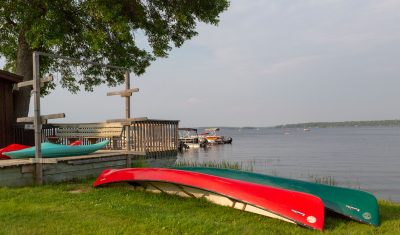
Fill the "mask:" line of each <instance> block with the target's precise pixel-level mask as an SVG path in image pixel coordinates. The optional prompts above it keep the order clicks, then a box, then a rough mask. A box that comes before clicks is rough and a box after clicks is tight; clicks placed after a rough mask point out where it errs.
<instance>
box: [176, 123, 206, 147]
mask: <svg viewBox="0 0 400 235" xmlns="http://www.w3.org/2000/svg"><path fill="white" fill-rule="evenodd" d="M178 131H179V142H180V143H182V144H183V146H184V148H188V149H193V148H200V147H205V145H206V141H205V140H204V139H201V138H200V137H199V135H198V133H197V129H195V128H179V129H178Z"/></svg>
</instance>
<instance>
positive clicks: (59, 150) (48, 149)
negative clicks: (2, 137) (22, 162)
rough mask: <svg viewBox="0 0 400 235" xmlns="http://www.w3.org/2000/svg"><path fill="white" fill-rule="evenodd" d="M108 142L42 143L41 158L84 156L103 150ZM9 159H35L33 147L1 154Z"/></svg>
mask: <svg viewBox="0 0 400 235" xmlns="http://www.w3.org/2000/svg"><path fill="white" fill-rule="evenodd" d="M108 142H109V141H108V140H104V141H102V142H99V143H97V144H91V145H75V146H69V145H62V144H52V143H42V145H41V146H42V157H44V158H53V157H68V156H77V155H86V154H89V153H93V152H95V151H97V150H99V149H102V148H104V147H105V146H106V145H107V144H108ZM3 154H4V155H6V156H9V157H11V158H14V159H15V158H29V157H35V147H31V148H26V149H22V150H18V151H13V152H6V153H3Z"/></svg>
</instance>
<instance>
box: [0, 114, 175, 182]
mask: <svg viewBox="0 0 400 235" xmlns="http://www.w3.org/2000/svg"><path fill="white" fill-rule="evenodd" d="M178 123H179V121H171V120H154V119H147V118H132V119H124V120H122V121H119V120H114V121H113V122H103V123H59V124H45V125H43V128H42V132H41V133H42V135H41V138H42V139H43V140H44V141H49V142H53V143H59V144H70V143H71V142H73V141H75V140H80V141H81V142H82V144H84V145H86V144H93V143H95V142H98V141H101V140H105V139H107V140H109V141H110V144H109V145H108V146H107V147H106V149H105V150H101V151H97V152H96V153H93V154H89V155H84V156H74V157H62V158H39V159H37V160H35V158H31V159H11V160H1V161H0V186H24V185H31V184H34V183H37V182H40V183H43V184H46V183H54V182H62V181H68V180H74V179H84V178H93V177H96V176H97V175H98V174H99V173H100V172H101V171H102V170H104V169H107V168H123V167H132V166H135V165H144V166H149V167H162V166H168V165H172V164H173V163H174V162H175V161H176V156H177V147H178ZM14 137H15V141H14V143H24V144H25V145H34V138H33V130H31V128H30V126H29V125H18V126H15V127H14ZM29 141H31V142H29ZM38 166H39V167H38ZM38 177H40V178H39V180H38Z"/></svg>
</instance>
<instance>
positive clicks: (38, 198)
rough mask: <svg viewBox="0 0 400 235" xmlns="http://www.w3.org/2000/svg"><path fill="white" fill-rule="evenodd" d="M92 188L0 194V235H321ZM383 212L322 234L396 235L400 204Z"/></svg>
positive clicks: (230, 212)
mask: <svg viewBox="0 0 400 235" xmlns="http://www.w3.org/2000/svg"><path fill="white" fill-rule="evenodd" d="M92 182H93V180H89V181H82V182H69V183H61V184H53V185H44V186H30V187H18V188H7V187H3V188H0V217H1V218H2V219H1V220H0V234H60V233H62V234H93V233H97V234H260V233H263V234H316V233H318V232H316V231H313V230H310V229H307V228H304V227H300V226H297V225H294V224H290V223H286V222H283V221H280V220H277V219H271V218H268V217H264V216H260V215H256V214H253V213H247V212H242V211H239V210H236V209H232V208H229V207H223V206H218V205H214V204H212V203H209V202H207V201H205V200H202V199H191V198H182V197H178V196H172V195H167V194H155V193H149V192H142V191H135V190H132V187H131V186H129V185H127V184H117V185H110V186H108V187H104V188H99V189H95V188H93V187H92ZM379 206H380V211H381V221H382V223H381V225H380V226H379V227H373V226H370V225H366V224H361V223H358V222H356V221H352V220H349V219H346V218H343V217H340V216H338V215H335V214H331V213H328V214H327V215H326V217H325V231H324V234H393V232H395V231H397V230H398V228H399V226H400V204H398V203H394V202H389V201H382V200H380V201H379Z"/></svg>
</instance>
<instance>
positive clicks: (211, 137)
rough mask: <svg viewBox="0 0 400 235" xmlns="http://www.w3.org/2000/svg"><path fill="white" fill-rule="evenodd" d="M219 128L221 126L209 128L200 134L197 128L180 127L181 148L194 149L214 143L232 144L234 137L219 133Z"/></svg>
mask: <svg viewBox="0 0 400 235" xmlns="http://www.w3.org/2000/svg"><path fill="white" fill-rule="evenodd" d="M219 130H220V129H219V128H207V129H205V130H204V132H203V133H201V134H198V133H197V129H195V128H179V142H180V144H179V145H180V146H181V148H185V149H192V148H201V147H206V146H208V145H212V144H232V138H231V137H225V136H221V135H219V134H218V131H219Z"/></svg>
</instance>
